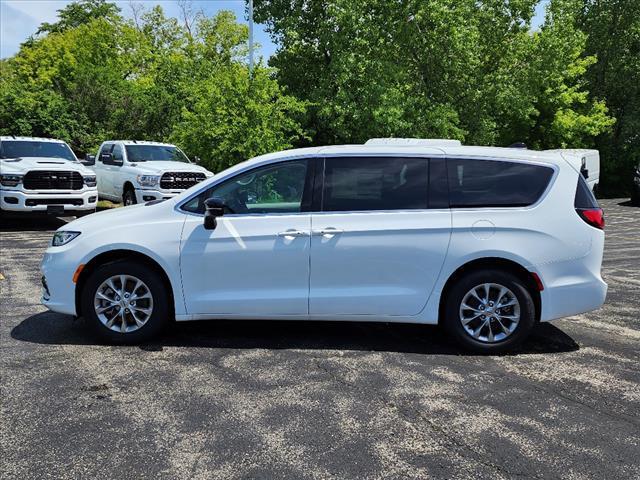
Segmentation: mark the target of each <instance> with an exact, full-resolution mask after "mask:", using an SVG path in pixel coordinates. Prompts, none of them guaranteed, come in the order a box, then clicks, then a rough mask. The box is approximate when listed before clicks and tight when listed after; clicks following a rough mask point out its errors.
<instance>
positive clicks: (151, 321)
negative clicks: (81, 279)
mask: <svg viewBox="0 0 640 480" xmlns="http://www.w3.org/2000/svg"><path fill="white" fill-rule="evenodd" d="M81 295H82V297H81V306H82V314H83V316H84V317H85V319H86V320H87V323H88V324H89V326H90V327H91V328H92V329H93V330H94V331H95V332H96V333H97V334H98V335H99V336H100V337H102V338H103V339H105V340H107V341H108V342H113V343H121V344H135V343H138V342H141V341H144V340H147V339H149V338H151V337H153V336H154V335H157V334H158V333H159V332H160V331H162V329H163V328H164V327H165V325H166V324H167V322H168V319H169V318H168V317H169V312H170V309H169V300H168V295H167V292H166V287H165V285H164V284H163V283H162V281H161V280H160V278H158V274H157V272H155V271H154V270H153V269H151V268H149V267H148V266H146V265H144V264H142V263H139V262H136V261H131V260H119V261H116V262H113V263H108V264H106V265H102V266H100V267H98V268H97V269H96V270H95V271H94V272H93V273H91V275H90V276H89V278H88V279H87V282H86V283H85V285H84V288H83V289H82V293H81Z"/></svg>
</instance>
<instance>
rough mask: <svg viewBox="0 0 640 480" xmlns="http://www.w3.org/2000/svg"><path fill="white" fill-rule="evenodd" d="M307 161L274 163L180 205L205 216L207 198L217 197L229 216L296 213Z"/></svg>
mask: <svg viewBox="0 0 640 480" xmlns="http://www.w3.org/2000/svg"><path fill="white" fill-rule="evenodd" d="M307 168H308V162H307V161H306V160H296V161H292V162H285V163H277V164H274V165H268V166H265V167H260V168H256V169H254V170H250V171H249V172H245V173H241V174H239V175H237V176H235V177H233V178H232V179H230V180H227V181H225V182H223V183H222V184H219V185H215V186H213V187H211V188H208V189H207V190H205V191H204V192H202V193H200V194H199V195H198V196H196V197H194V198H192V199H191V200H189V201H188V202H187V203H185V204H184V205H183V206H182V209H183V210H185V211H187V212H191V213H200V214H202V213H204V211H205V208H204V202H205V200H207V199H208V198H212V197H217V198H220V199H221V200H222V201H223V202H224V204H225V205H226V207H227V212H226V213H229V214H265V213H297V212H300V211H302V202H303V195H304V191H305V184H306V183H308V182H307Z"/></svg>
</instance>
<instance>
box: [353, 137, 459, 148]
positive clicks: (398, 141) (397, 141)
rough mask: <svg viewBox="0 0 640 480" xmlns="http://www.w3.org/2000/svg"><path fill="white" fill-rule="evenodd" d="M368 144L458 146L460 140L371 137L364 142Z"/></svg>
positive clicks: (379, 145)
mask: <svg viewBox="0 0 640 480" xmlns="http://www.w3.org/2000/svg"><path fill="white" fill-rule="evenodd" d="M365 145H368V146H377V147H381V146H385V145H386V146H389V147H460V146H462V143H461V142H460V140H450V139H447V138H371V139H369V140H367V141H366V142H365Z"/></svg>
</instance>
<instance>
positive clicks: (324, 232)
mask: <svg viewBox="0 0 640 480" xmlns="http://www.w3.org/2000/svg"><path fill="white" fill-rule="evenodd" d="M342 232H344V230H340V229H339V228H333V227H327V228H323V229H322V230H314V231H313V234H314V235H337V234H338V233H342Z"/></svg>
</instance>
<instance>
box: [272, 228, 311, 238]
mask: <svg viewBox="0 0 640 480" xmlns="http://www.w3.org/2000/svg"><path fill="white" fill-rule="evenodd" d="M307 235H309V234H308V233H307V232H304V231H302V230H286V231H284V232H278V236H279V237H306V236H307Z"/></svg>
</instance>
